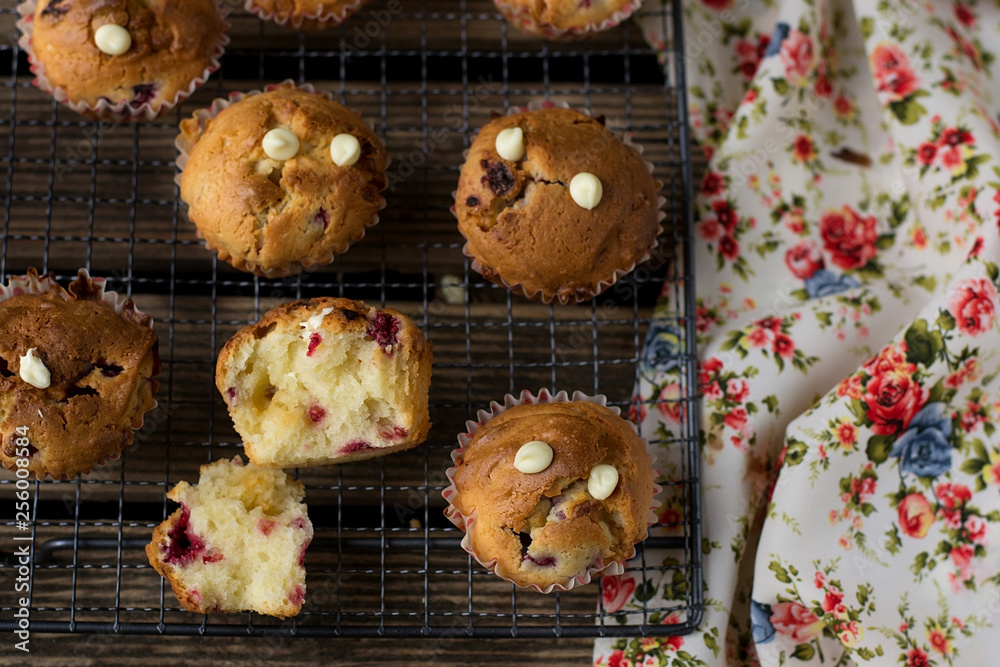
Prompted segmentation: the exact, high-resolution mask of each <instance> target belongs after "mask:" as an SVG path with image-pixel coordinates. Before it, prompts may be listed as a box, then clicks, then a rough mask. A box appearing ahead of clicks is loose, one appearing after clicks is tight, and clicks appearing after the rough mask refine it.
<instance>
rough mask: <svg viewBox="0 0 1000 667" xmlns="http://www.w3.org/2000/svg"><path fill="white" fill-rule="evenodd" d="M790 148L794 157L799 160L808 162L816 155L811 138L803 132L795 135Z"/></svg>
mask: <svg viewBox="0 0 1000 667" xmlns="http://www.w3.org/2000/svg"><path fill="white" fill-rule="evenodd" d="M792 148H793V154H794V155H795V159H796V160H799V161H801V162H808V161H809V160H812V159H813V158H815V157H816V148H815V147H814V146H813V142H812V139H810V138H809V137H808V136H807V135H805V134H800V135H799V136H797V137H795V142H794V144H793V145H792Z"/></svg>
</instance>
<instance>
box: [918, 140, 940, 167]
mask: <svg viewBox="0 0 1000 667" xmlns="http://www.w3.org/2000/svg"><path fill="white" fill-rule="evenodd" d="M935 155H937V146H936V145H934V144H932V143H930V142H927V141H925V142H924V143H922V144H920V147H919V148H918V149H917V161H918V162H920V164H927V165H929V164H932V163H933V162H934V156H935Z"/></svg>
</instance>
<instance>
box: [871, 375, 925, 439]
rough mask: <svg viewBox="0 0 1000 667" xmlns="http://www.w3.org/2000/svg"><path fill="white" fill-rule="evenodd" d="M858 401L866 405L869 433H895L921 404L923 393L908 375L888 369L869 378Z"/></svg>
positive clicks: (923, 397) (918, 409)
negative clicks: (869, 424)
mask: <svg viewBox="0 0 1000 667" xmlns="http://www.w3.org/2000/svg"><path fill="white" fill-rule="evenodd" d="M861 400H863V401H864V402H865V404H866V405H867V406H868V412H867V413H866V414H867V415H868V418H869V419H870V420H871V421H872V426H871V429H872V433H875V434H876V435H896V434H897V433H902V432H903V431H904V430H906V427H907V426H909V425H910V421H911V420H912V419H913V417H914V416H915V415H916V414H917V413H918V412H920V408H922V407H924V402H925V401H926V400H927V395H926V392H925V391H924V389H923V387H921V386H920V385H919V384H917V383H916V382H914V381H913V378H912V377H911V376H910V375H904V374H902V373H899V372H898V371H892V372H889V373H885V374H881V375H876V376H875V377H873V378H872V379H871V380H869V381H868V384H867V385H865V395H864V396H863V397H862V399H861Z"/></svg>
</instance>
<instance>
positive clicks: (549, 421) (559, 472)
mask: <svg viewBox="0 0 1000 667" xmlns="http://www.w3.org/2000/svg"><path fill="white" fill-rule="evenodd" d="M533 440H541V441H543V442H546V443H548V444H549V446H551V447H552V450H553V453H554V456H553V459H552V463H551V464H550V465H549V467H548V468H546V469H545V470H543V471H542V472H540V473H535V474H525V473H522V472H520V471H519V470H518V469H517V468H515V467H514V457H515V455H516V454H517V451H518V450H519V449H520V448H521V446H522V445H524V444H525V443H528V442H531V441H533ZM601 463H605V464H609V465H612V466H614V467H615V469H617V470H618V474H619V482H618V486H617V487H616V488H615V490H614V492H613V493H612V494H611V495H610V496H609V497H608V498H606V499H604V500H603V501H602V500H597V499H594V498H592V497H590V496H589V494H586V495H584V494H583V493H582V492H581V493H579V497H578V502H577V501H574V502H573V503H571V504H570V505H569V506H568V509H569V510H570V515H569V516H568V517H566V518H565V519H564V520H561V521H559V522H551V521H547V520H546V515H547V514H548V513H549V512H550V510H551V509H552V504H553V503H555V502H558V499H559V498H560V496H561V494H563V493H564V492H566V491H567V489H570V488H577V487H578V486H579V485H576V486H574V483H575V482H578V481H580V480H586V479H587V478H588V477H589V474H590V471H591V470H592V469H593V467H594V466H596V465H598V464H601ZM456 465H457V469H456V470H455V473H454V476H453V482H454V485H455V489H456V493H455V495H454V496H453V498H452V500H451V504H452V507H450V508H448V509H447V510H446V514H453V513H454V511H455V510H457V511H458V512H460V513H461V514H462V515H464V516H465V517H469V516H471V515H472V513H473V512H475V521H474V522H473V523H472V527H471V529H470V530H469V537H470V547H471V549H472V550H473V551H474V552H475V553H476V554H477V557H478V558H479V560H480V561H481V562H484V563H487V562H489V561H491V560H493V559H494V558H495V559H497V564H496V573H497V574H498V575H500V576H502V577H505V578H507V579H510V580H512V581H514V583H517V584H518V585H521V586H527V585H533V584H534V585H538V586H541V587H545V586H547V585H550V584H558V583H566V582H567V581H568V580H571V579H572V578H573V576H577V575H578V574H582V573H583V572H582V571H579V572H576V573H573V572H570V573H568V574H567V573H566V572H563V575H564V576H562V577H554V574H555V571H556V570H557V569H558V565H559V563H558V559H561V558H567V559H570V560H576V559H578V558H579V557H580V553H581V548H590V550H589V551H587V552H586V555H587V558H586V562H584V563H583V567H584V569H585V568H586V567H587V566H588V565H590V564H591V562H592V559H593V558H595V557H597V558H601V559H603V560H604V562H605V564H609V563H611V562H613V561H614V562H617V561H622V560H624V559H626V558H629V557H630V556H631V555H632V554H633V553H634V545H635V544H636V543H637V542H640V541H642V540H644V539H645V538H646V534H647V523H648V522H647V519H648V515H649V510H650V507H651V504H652V499H653V471H652V466H651V464H650V459H649V454H648V453H647V452H646V447H645V443H644V442H643V440H642V439H641V438H640V437H639V436H638V435H636V433H635V431H634V430H633V429H632V427H631V426H630V425H629V424H628V422H626V421H625V420H624V419H622V418H621V417H619V416H617V415H615V414H614V413H613V412H611V411H610V410H609V409H607V408H605V407H603V406H600V405H595V404H593V403H588V402H585V401H572V402H565V403H541V404H532V405H518V406H514V407H512V408H510V409H509V410H507V411H505V412H503V413H502V414H500V415H498V416H497V417H495V418H494V419H492V420H491V421H489V422H488V423H486V424H484V425H483V426H482V427H481V428H479V430H478V431H477V432H476V434H475V436H474V437H473V438H472V440H471V441H470V442H469V444H468V446H467V447H466V448H465V451H464V452H462V454H461V456H460V457H459V459H458V460H457V461H456ZM539 530H540V532H539ZM532 531H534V532H533V536H534V539H533V540H526V539H525V536H526V535H527V534H528V533H531V532H532ZM526 541H527V542H528V544H529V545H528V546H526V544H525V542H526ZM538 546H542V547H543V549H542V551H541V552H540V554H539V555H540V557H549V556H552V557H554V558H556V559H557V562H556V563H554V564H553V567H551V568H547V567H534V566H532V564H530V563H529V561H528V560H527V555H528V554H530V553H531V551H532V550H533V549H534V548H535V547H538Z"/></svg>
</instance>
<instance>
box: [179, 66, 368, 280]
mask: <svg viewBox="0 0 1000 667" xmlns="http://www.w3.org/2000/svg"><path fill="white" fill-rule="evenodd" d="M278 127H283V128H287V129H289V130H291V131H292V132H293V133H294V134H295V135H296V136H297V137H298V138H299V140H300V142H301V148H300V149H299V153H298V155H296V156H295V157H293V158H291V159H289V160H285V161H284V162H279V161H275V160H272V159H271V158H269V157H268V156H267V154H266V153H265V152H264V148H263V146H262V141H263V139H264V135H265V134H267V133H268V132H269V131H270V130H272V129H275V128H278ZM341 133H350V134H353V135H354V136H355V137H357V139H358V141H359V142H360V144H361V158H360V159H359V161H358V162H357V163H356V164H354V165H351V166H345V167H338V166H337V165H336V164H335V163H334V162H333V160H332V158H331V157H330V142H331V141H332V140H333V138H334V137H335V136H337V135H338V134H341ZM180 141H181V142H182V144H184V145H186V146H190V150H189V156H188V160H187V163H186V165H185V166H184V171H183V174H182V176H181V197H182V198H183V199H184V201H185V202H186V203H187V205H188V207H189V208H188V217H189V218H190V219H191V221H192V222H193V223H194V224H195V225H196V226H197V227H198V229H199V231H200V232H201V234H202V236H203V237H204V238H205V241H206V243H207V244H208V246H209V247H210V248H212V249H214V250H216V251H217V252H218V254H219V258H220V259H222V260H224V261H227V262H229V263H230V264H232V265H233V266H235V267H237V268H239V269H243V270H247V271H252V272H254V273H257V274H258V275H266V276H270V277H275V276H282V275H290V274H294V273H298V272H300V271H302V270H303V267H304V266H310V265H315V264H327V263H329V262H331V261H333V256H334V255H335V254H340V253H343V252H346V251H347V248H348V246H349V245H350V243H351V242H352V241H353V240H357V239H358V238H360V237H361V236H362V235H363V234H364V230H365V228H366V227H367V226H369V225H370V224H372V223H373V222H374V221H375V220H377V216H378V211H379V209H380V208H381V207H382V205H383V203H384V202H383V199H382V196H381V194H380V193H381V192H382V190H384V189H385V187H386V176H385V170H386V167H387V164H388V156H387V154H386V151H385V148H383V146H382V144H381V142H380V141H379V140H378V137H377V136H376V135H375V133H374V132H372V131H371V130H370V129H369V128H368V126H367V125H366V124H365V123H364V121H362V120H361V119H360V118H359V117H358V116H357V115H355V114H354V113H352V112H350V111H348V110H347V109H345V108H344V107H342V106H341V105H340V104H338V103H336V102H333V101H331V100H329V99H327V98H326V97H324V96H322V95H316V94H313V93H309V92H306V91H303V90H299V89H297V88H295V87H289V86H280V87H278V88H277V89H276V90H272V91H270V92H266V93H263V94H260V95H253V96H250V97H247V98H244V99H243V100H240V101H239V102H237V103H235V104H233V105H231V106H229V107H228V108H226V109H224V110H223V111H222V112H221V113H220V114H219V115H218V116H216V117H215V118H213V119H209V120H208V121H207V122H205V123H204V126H203V125H202V122H201V121H199V119H198V118H197V116H196V117H195V118H191V119H188V120H185V121H184V122H183V123H181V137H180Z"/></svg>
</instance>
